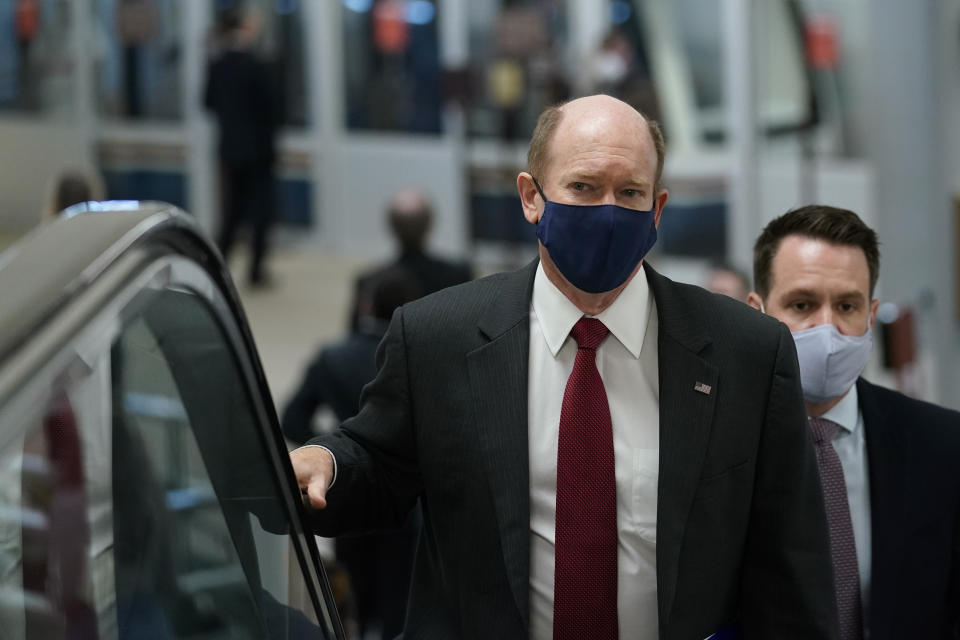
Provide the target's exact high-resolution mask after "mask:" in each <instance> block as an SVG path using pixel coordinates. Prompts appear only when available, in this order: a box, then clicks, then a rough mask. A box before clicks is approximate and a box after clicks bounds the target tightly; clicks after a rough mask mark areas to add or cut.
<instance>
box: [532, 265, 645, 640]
mask: <svg viewBox="0 0 960 640" xmlns="http://www.w3.org/2000/svg"><path fill="white" fill-rule="evenodd" d="M583 315H584V314H583V313H582V312H581V311H580V310H579V309H578V308H577V307H576V306H574V304H573V303H572V302H570V301H569V300H568V299H567V298H566V296H564V295H563V293H561V292H560V291H559V290H558V289H557V288H556V287H555V286H554V285H553V283H551V282H550V280H549V279H548V278H547V276H546V274H545V273H544V271H543V266H542V265H541V266H539V267H537V275H536V279H535V280H534V284H533V299H532V302H531V309H530V356H529V358H530V360H529V380H528V383H527V385H528V394H527V397H528V414H529V415H528V418H529V421H528V423H529V435H528V438H529V446H530V534H531V536H530V540H531V543H530V637H531V638H532V639H534V640H540V639H543V640H549V639H550V638H552V637H553V577H554V540H555V538H554V534H555V530H556V506H557V439H558V436H559V432H560V408H561V406H562V404H563V393H564V389H565V388H566V384H567V378H568V377H569V376H570V372H571V371H572V370H573V361H574V359H575V358H576V354H577V345H576V342H574V340H573V339H572V338H570V339H568V336H569V333H570V330H571V329H572V328H573V325H574V324H575V323H576V322H577V320H579V319H580V318H581V317H583ZM594 317H596V318H598V319H599V320H600V321H602V322H603V324H604V325H606V327H607V328H608V329H609V330H610V335H609V336H608V337H607V338H606V340H604V341H603V343H602V344H601V345H600V348H599V349H597V359H596V363H597V369H599V371H600V377H601V378H602V379H603V384H604V387H605V388H606V391H607V402H608V404H609V405H610V418H611V421H612V423H613V451H614V465H615V471H616V482H617V531H618V539H617V572H618V580H617V615H618V617H619V626H620V637H621V638H656V637H657V635H658V620H657V478H658V474H659V452H660V403H659V377H658V371H657V312H656V308H655V305H654V303H653V300H652V298H651V296H650V289H649V285H648V284H647V279H646V276H645V275H644V273H643V271H642V270H641V271H639V272H637V275H636V276H635V277H634V278H633V280H631V281H630V283H629V284H628V285H627V286H626V287H625V288H624V289H623V291H622V292H621V294H620V296H619V297H618V298H617V299H616V300H615V301H614V303H613V304H612V305H610V307H608V308H607V309H605V310H604V311H603V312H602V313H600V314H599V315H597V316H594Z"/></svg>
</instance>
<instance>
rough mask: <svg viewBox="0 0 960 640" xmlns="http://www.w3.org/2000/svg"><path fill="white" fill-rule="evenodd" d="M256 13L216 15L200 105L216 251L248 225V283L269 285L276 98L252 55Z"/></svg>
mask: <svg viewBox="0 0 960 640" xmlns="http://www.w3.org/2000/svg"><path fill="white" fill-rule="evenodd" d="M259 30H260V23H259V19H258V17H257V15H256V14H254V13H252V12H250V10H248V9H245V8H243V7H234V8H230V9H225V10H224V11H222V12H221V13H220V15H219V16H218V24H217V32H218V39H219V46H220V52H219V55H217V57H216V58H215V59H214V60H213V61H212V62H211V63H210V68H209V70H208V72H207V84H206V88H205V90H204V104H205V106H206V107H207V108H208V109H210V111H212V112H213V114H214V115H215V116H216V118H217V126H218V129H219V143H218V146H217V152H218V156H219V160H220V187H221V188H220V195H221V211H222V215H221V220H220V231H219V233H218V235H217V247H218V248H219V249H220V253H221V254H223V256H224V258H226V257H227V255H228V254H229V252H230V249H231V248H232V246H233V242H234V237H235V235H236V233H237V231H238V229H239V227H240V225H241V224H243V223H244V221H246V222H247V224H249V225H250V227H251V256H250V267H249V272H248V273H249V276H248V281H249V283H250V284H251V285H253V286H263V285H266V284H269V282H268V280H269V278H268V275H267V272H266V269H265V267H264V262H265V259H266V255H267V250H268V246H267V243H268V240H269V238H268V235H269V232H270V227H271V226H272V223H273V217H274V215H273V214H274V211H273V199H274V183H273V164H274V157H275V149H274V143H275V140H274V138H275V136H276V132H277V129H278V127H279V125H280V119H281V114H282V112H283V108H282V97H281V92H280V90H279V85H278V83H277V81H276V80H275V77H276V75H277V74H276V73H275V71H273V70H272V69H271V68H270V65H269V64H268V63H267V62H266V61H265V60H263V59H261V57H260V56H259V55H258V54H257V52H256V51H255V50H254V44H255V42H256V39H257V37H258V34H259Z"/></svg>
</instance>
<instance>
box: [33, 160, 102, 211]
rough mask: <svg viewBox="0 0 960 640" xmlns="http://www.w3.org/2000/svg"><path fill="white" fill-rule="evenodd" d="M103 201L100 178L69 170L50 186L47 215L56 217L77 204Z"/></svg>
mask: <svg viewBox="0 0 960 640" xmlns="http://www.w3.org/2000/svg"><path fill="white" fill-rule="evenodd" d="M102 199H103V182H102V179H101V178H100V177H99V176H97V175H95V174H93V173H92V172H89V171H85V170H82V169H67V170H65V171H63V172H62V173H60V174H59V175H58V176H57V177H56V178H55V179H54V180H53V182H52V184H51V186H50V195H49V196H48V199H47V206H46V211H45V214H46V217H51V216H56V215H57V214H59V213H60V212H61V211H63V210H64V209H66V208H67V207H71V206H73V205H75V204H79V203H81V202H88V201H90V200H102Z"/></svg>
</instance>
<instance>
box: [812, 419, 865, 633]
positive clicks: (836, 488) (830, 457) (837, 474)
mask: <svg viewBox="0 0 960 640" xmlns="http://www.w3.org/2000/svg"><path fill="white" fill-rule="evenodd" d="M839 427H840V425H838V424H837V423H836V422H833V421H832V420H827V419H825V418H811V419H810V428H811V429H812V430H813V440H814V443H816V445H817V466H818V467H820V484H821V485H823V501H824V506H825V507H826V511H827V524H828V526H829V527H830V555H831V556H832V558H833V580H834V589H835V590H836V594H837V609H838V612H839V614H840V640H859V639H860V638H862V637H863V633H862V631H861V628H862V625H861V622H860V571H859V568H858V567H857V545H856V541H855V540H854V537H853V520H852V519H851V518H850V503H849V501H848V498H847V484H846V482H845V481H844V479H843V466H842V465H841V464H840V456H838V455H837V452H836V450H835V449H834V448H833V436H834V434H836V433H837V429H838V428H839Z"/></svg>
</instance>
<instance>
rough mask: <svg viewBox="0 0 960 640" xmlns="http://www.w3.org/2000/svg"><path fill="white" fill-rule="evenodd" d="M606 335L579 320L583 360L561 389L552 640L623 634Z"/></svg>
mask: <svg viewBox="0 0 960 640" xmlns="http://www.w3.org/2000/svg"><path fill="white" fill-rule="evenodd" d="M607 333H608V330H607V328H606V327H605V326H603V323H602V322H600V321H599V320H596V319H594V318H581V319H580V320H579V321H578V322H577V324H576V325H574V327H573V330H572V331H570V336H571V337H572V338H573V339H574V340H575V341H576V342H577V359H576V360H575V361H574V363H573V371H572V372H571V373H570V377H569V378H568V379H567V387H566V389H565V390H564V392H563V406H562V408H561V410H560V437H559V442H558V446H557V523H556V524H557V530H556V548H555V556H554V557H555V563H556V564H555V573H554V581H553V637H554V640H574V639H578V640H579V639H582V638H591V639H592V640H616V638H617V634H618V625H617V483H616V476H615V475H614V458H613V430H612V426H611V422H610V407H609V405H608V404H607V392H606V390H605V389H604V387H603V380H601V379H600V372H599V371H597V364H596V356H597V347H599V346H600V343H601V342H603V339H604V338H606V337H607Z"/></svg>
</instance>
